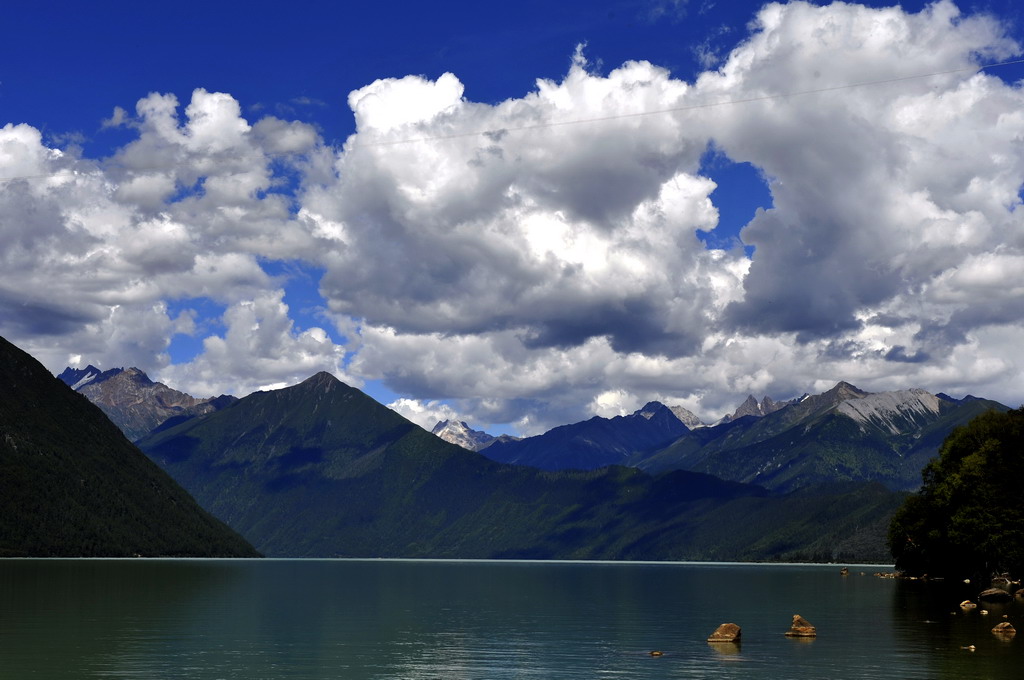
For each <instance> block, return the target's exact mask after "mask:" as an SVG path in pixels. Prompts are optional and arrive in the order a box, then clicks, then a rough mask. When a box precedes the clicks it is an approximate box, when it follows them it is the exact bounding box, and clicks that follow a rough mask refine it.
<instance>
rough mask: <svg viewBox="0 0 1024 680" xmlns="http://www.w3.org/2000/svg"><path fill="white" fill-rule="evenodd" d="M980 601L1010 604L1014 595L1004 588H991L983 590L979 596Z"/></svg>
mask: <svg viewBox="0 0 1024 680" xmlns="http://www.w3.org/2000/svg"><path fill="white" fill-rule="evenodd" d="M978 599H979V600H986V601H988V602H1009V601H1010V600H1012V599H1013V595H1010V593H1009V592H1007V591H1005V590H1003V589H1002V588H989V589H988V590H983V591H981V593H980V594H979V595H978Z"/></svg>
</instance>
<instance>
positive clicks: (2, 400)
mask: <svg viewBox="0 0 1024 680" xmlns="http://www.w3.org/2000/svg"><path fill="white" fill-rule="evenodd" d="M0 556H4V557H29V556H37V557H50V556H68V557H100V556H103V557H129V556H176V557H186V556H188V557H204V556H205V557H212V556H225V557H231V556H236V557H237V556H243V557H256V556H258V553H257V552H256V551H255V550H253V548H252V546H251V545H249V544H248V543H247V542H246V541H245V540H244V539H243V538H242V537H241V536H239V535H238V534H237V533H235V532H234V531H232V530H230V529H229V528H228V527H227V526H225V525H224V524H223V523H221V522H220V521H218V520H217V519H215V518H214V517H212V516H211V515H210V514H209V513H207V512H206V511H204V510H203V509H202V508H200V507H199V505H197V504H196V502H195V501H194V500H193V499H192V498H191V497H190V496H189V495H188V493H186V492H185V491H184V490H183V489H182V488H181V487H180V486H179V485H178V484H176V483H175V482H174V480H173V479H171V477H170V476H168V475H167V474H166V473H165V472H164V471H162V470H160V469H159V468H158V467H157V466H156V465H155V464H153V462H152V461H150V460H149V459H148V458H146V456H145V455H143V454H142V452H141V451H139V449H138V448H136V447H135V446H134V445H132V444H131V442H129V441H128V440H127V439H126V438H125V436H124V434H122V433H121V431H120V430H119V429H118V428H117V427H115V426H114V424H113V423H111V421H110V420H109V419H108V418H107V417H106V416H105V415H104V414H103V412H102V411H100V410H99V409H98V408H97V407H96V406H94V405H93V404H91V403H89V400H88V399H86V398H85V397H83V396H82V395H80V394H75V392H74V391H72V390H71V389H69V388H68V387H67V386H66V385H64V384H62V383H61V382H60V381H58V380H56V379H54V377H53V376H52V375H51V374H50V373H49V372H48V371H47V370H46V369H45V368H44V367H43V366H42V364H40V363H39V362H38V361H36V360H35V359H33V358H32V357H31V356H29V355H28V354H26V353H25V352H23V351H22V350H20V349H18V348H17V347H15V346H14V345H12V344H11V343H10V342H8V341H7V340H5V339H3V338H0Z"/></svg>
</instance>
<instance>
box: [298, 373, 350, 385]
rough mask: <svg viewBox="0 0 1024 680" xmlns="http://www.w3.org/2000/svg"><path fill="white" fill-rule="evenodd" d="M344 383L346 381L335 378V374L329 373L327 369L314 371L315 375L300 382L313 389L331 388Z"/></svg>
mask: <svg viewBox="0 0 1024 680" xmlns="http://www.w3.org/2000/svg"><path fill="white" fill-rule="evenodd" d="M343 384H344V383H342V382H341V381H340V380H338V379H337V378H335V377H334V375H333V374H331V373H328V372H327V371H319V372H318V373H314V374H313V375H311V376H310V377H308V378H306V379H305V380H303V381H302V382H300V383H299V385H301V386H303V387H307V388H313V389H320V388H323V389H330V388H332V387H334V386H336V385H343Z"/></svg>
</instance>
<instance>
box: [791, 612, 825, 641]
mask: <svg viewBox="0 0 1024 680" xmlns="http://www.w3.org/2000/svg"><path fill="white" fill-rule="evenodd" d="M817 636H818V630H817V629H816V628H815V627H814V626H812V625H811V622H810V621H808V620H807V619H805V618H804V617H802V616H800V615H799V614H793V624H792V625H791V626H790V627H789V630H787V631H786V637H800V638H812V637H817Z"/></svg>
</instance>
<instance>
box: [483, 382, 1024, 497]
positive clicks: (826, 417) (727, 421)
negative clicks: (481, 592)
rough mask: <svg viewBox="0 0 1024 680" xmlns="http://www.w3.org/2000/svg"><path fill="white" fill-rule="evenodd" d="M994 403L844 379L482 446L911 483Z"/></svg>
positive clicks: (579, 463)
mask: <svg viewBox="0 0 1024 680" xmlns="http://www.w3.org/2000/svg"><path fill="white" fill-rule="evenodd" d="M992 409H995V410H1000V411H1006V410H1008V407H1006V406H1004V405H1003V404H1000V403H998V402H995V401H990V400H987V399H979V398H976V397H967V398H964V399H960V400H958V399H953V398H951V397H949V396H948V395H945V394H942V395H933V394H930V393H928V392H926V391H924V390H921V389H910V390H899V391H893V392H879V393H870V392H865V391H863V390H860V389H858V388H857V387H854V386H853V385H851V384H849V383H846V382H840V383H838V384H836V385H835V387H833V388H832V389H830V390H828V391H827V392H824V393H822V394H818V395H804V396H803V397H800V398H799V399H794V400H791V401H785V402H776V401H772V400H771V399H770V398H768V397H765V398H764V399H763V400H762V401H761V402H760V403H758V402H757V401H756V400H755V399H754V398H753V397H752V396H751V397H748V398H747V400H746V401H745V402H743V404H741V405H740V407H739V408H738V409H737V410H736V411H735V412H734V413H733V414H732V415H731V416H727V417H725V418H723V419H722V420H721V421H719V423H718V424H716V425H713V426H698V427H693V428H692V429H691V428H690V427H687V426H686V425H685V424H684V423H683V422H682V421H681V420H679V418H678V417H676V416H675V412H674V410H673V409H671V408H669V407H666V406H665V405H663V404H660V403H658V402H651V403H649V404H647V405H645V406H644V407H643V408H642V409H640V410H638V411H636V412H635V413H633V414H631V415H628V416H616V417H615V418H601V417H594V418H591V419H590V420H586V421H583V422H580V423H575V424H572V425H563V426H561V427H556V428H554V429H552V430H549V431H548V432H545V433H544V434H541V435H537V436H534V437H526V438H524V439H520V440H513V441H503V442H496V443H492V444H489V445H488V446H487V447H485V448H480V449H479V450H480V452H481V453H482V454H483V455H485V456H487V457H489V458H491V459H493V460H496V461H499V462H508V463H516V464H520V465H530V466H533V467H537V468H541V469H545V470H566V469H578V470H589V469H596V468H599V467H603V466H605V465H626V466H630V467H637V468H640V469H642V470H645V471H647V472H650V473H653V474H657V473H660V472H666V471H669V470H689V471H693V472H704V473H707V474H713V475H715V476H718V477H721V478H723V479H727V480H731V481H738V482H745V483H752V484H757V485H760V486H763V487H765V488H767V489H771V490H775V491H782V492H786V491H793V490H796V489H799V488H802V487H806V486H812V485H815V484H820V483H829V482H837V481H840V482H841V481H876V482H880V483H882V484H884V485H886V486H887V487H889V488H891V489H893V490H913V489H915V488H917V486H918V485H919V484H920V482H921V469H922V468H923V467H924V465H925V463H927V462H928V460H929V459H931V458H932V457H933V456H934V455H935V454H936V453H937V452H938V448H939V446H940V445H941V443H942V441H943V439H945V437H946V436H947V435H948V434H949V433H950V432H951V431H952V430H953V428H954V427H957V426H958V425H963V424H965V423H966V422H968V421H969V420H971V419H972V418H974V417H975V416H977V415H979V414H980V413H983V412H985V411H988V410H992Z"/></svg>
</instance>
